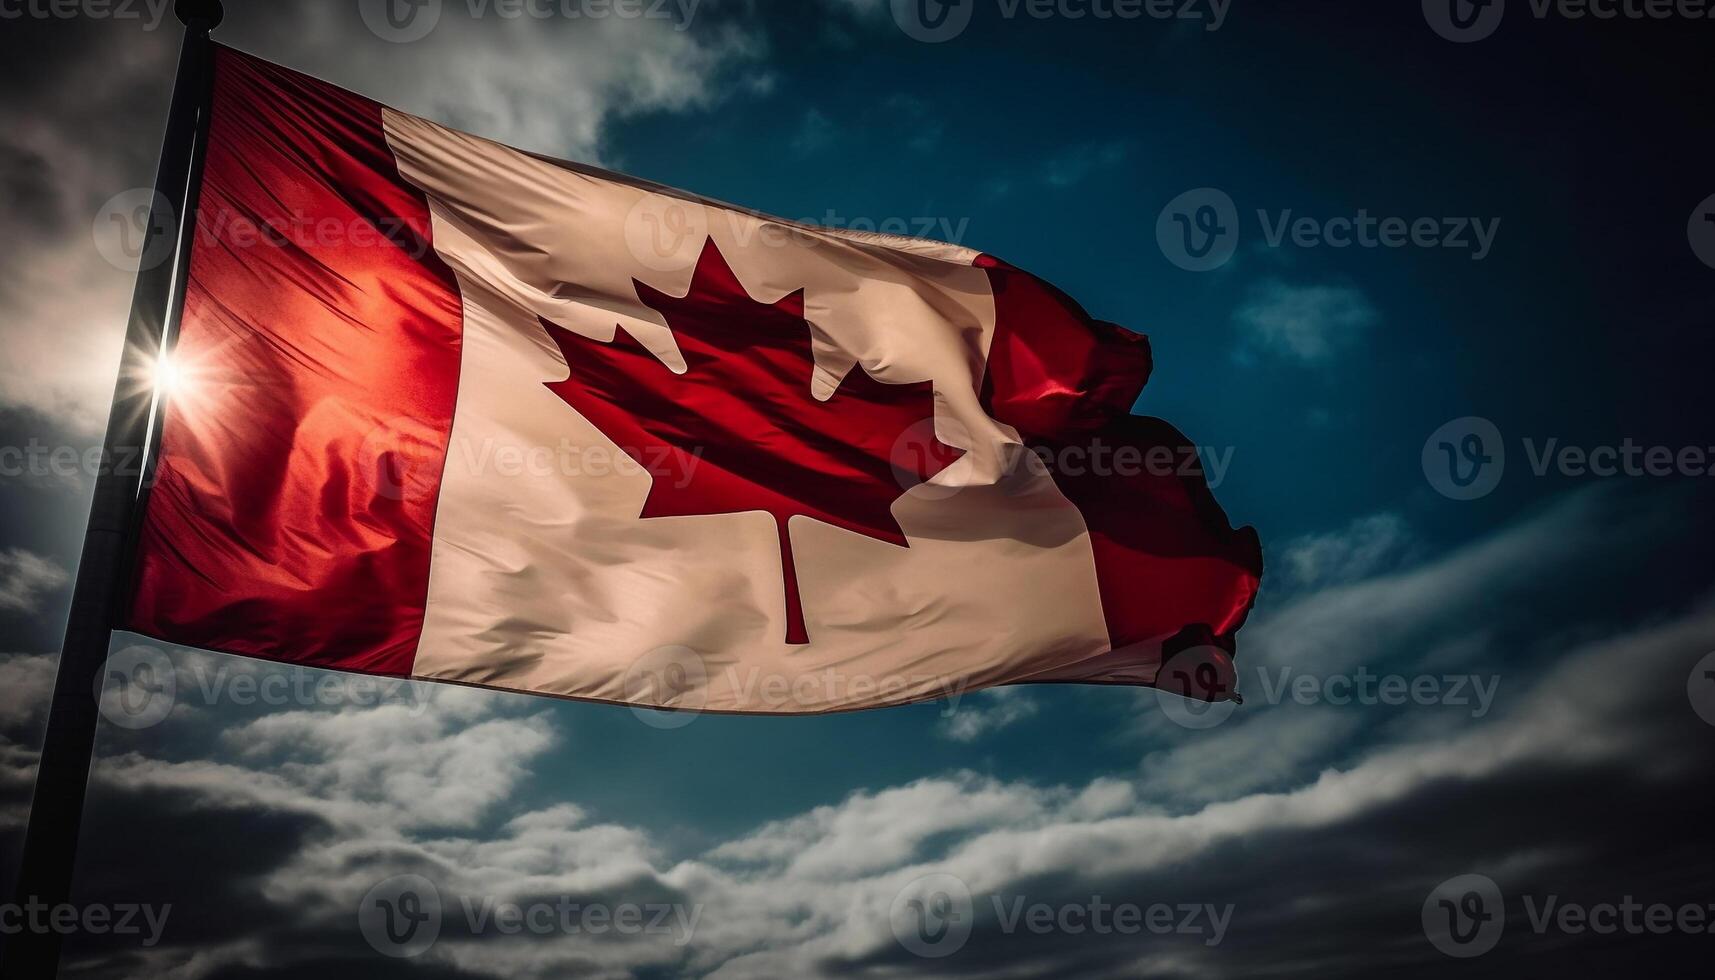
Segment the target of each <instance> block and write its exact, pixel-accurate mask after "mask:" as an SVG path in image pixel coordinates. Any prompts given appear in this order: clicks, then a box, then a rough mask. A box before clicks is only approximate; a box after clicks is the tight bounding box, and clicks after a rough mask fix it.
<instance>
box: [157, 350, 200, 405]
mask: <svg viewBox="0 0 1715 980" xmlns="http://www.w3.org/2000/svg"><path fill="white" fill-rule="evenodd" d="M149 378H150V381H151V383H152V384H153V385H154V388H155V394H156V395H157V396H159V397H161V398H172V397H174V396H176V395H182V394H185V393H186V391H187V390H188V389H189V388H190V375H189V372H187V371H186V370H185V369H184V366H183V365H181V364H179V363H178V362H177V361H175V360H173V358H172V356H171V355H169V354H162V355H161V356H159V357H157V358H155V363H154V364H153V365H151V366H150V368H149Z"/></svg>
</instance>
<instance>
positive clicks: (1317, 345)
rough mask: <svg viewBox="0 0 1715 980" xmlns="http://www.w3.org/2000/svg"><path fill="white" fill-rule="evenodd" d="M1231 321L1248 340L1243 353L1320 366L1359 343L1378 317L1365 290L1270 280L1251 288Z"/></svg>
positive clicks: (1245, 340)
mask: <svg viewBox="0 0 1715 980" xmlns="http://www.w3.org/2000/svg"><path fill="white" fill-rule="evenodd" d="M1233 319H1234V321H1235V322H1237V324H1238V325H1239V328H1240V330H1241V332H1242V336H1243V338H1244V342H1245V348H1244V353H1246V354H1252V353H1262V354H1272V355H1275V356H1279V357H1284V358H1288V359H1290V360H1295V361H1299V362H1301V363H1305V364H1322V363H1326V362H1327V361H1329V360H1331V359H1332V358H1333V357H1334V355H1335V354H1337V353H1338V352H1339V351H1341V350H1343V349H1345V348H1346V347H1349V346H1351V345H1352V344H1354V343H1356V342H1357V340H1358V338H1359V337H1361V336H1362V335H1363V334H1364V332H1365V331H1367V330H1368V329H1369V328H1370V327H1371V326H1373V325H1375V323H1376V321H1377V320H1378V319H1380V315H1379V314H1378V313H1377V312H1376V309H1375V307H1374V306H1372V305H1371V304H1370V301H1369V299H1368V297H1366V296H1365V295H1364V294H1363V292H1362V291H1361V290H1358V289H1355V288H1353V287H1350V286H1294V285H1289V284H1287V283H1285V282H1282V281H1281V280H1279V279H1268V280H1264V281H1263V282H1260V283H1258V284H1257V285H1256V286H1255V287H1253V288H1252V290H1251V294H1250V298H1249V299H1248V300H1247V301H1246V302H1245V304H1244V305H1243V306H1241V307H1239V309H1238V311H1237V312H1235V313H1234V314H1233Z"/></svg>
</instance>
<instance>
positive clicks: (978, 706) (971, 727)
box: [938, 687, 1037, 742]
mask: <svg viewBox="0 0 1715 980" xmlns="http://www.w3.org/2000/svg"><path fill="white" fill-rule="evenodd" d="M1036 711H1037V704H1036V699H1034V698H1032V697H1031V696H1030V695H1029V694H1027V693H1025V692H1024V690H1023V689H1021V688H1016V687H998V688H994V689H993V690H989V691H980V692H978V693H977V694H976V695H974V696H972V697H969V698H966V699H965V700H964V701H963V702H961V703H960V704H959V706H958V708H957V709H956V710H954V711H953V713H952V714H950V715H948V716H947V717H946V718H944V719H942V720H941V723H940V725H939V726H938V730H939V731H940V733H941V735H943V736H944V737H946V738H950V739H952V740H953V741H955V742H975V741H976V740H977V739H980V738H982V737H983V736H985V735H989V734H992V733H994V732H998V731H1000V730H1001V729H1002V728H1005V727H1007V726H1008V725H1012V724H1014V723H1016V722H1020V721H1023V720H1024V719H1026V718H1029V717H1031V716H1032V715H1034V714H1036Z"/></svg>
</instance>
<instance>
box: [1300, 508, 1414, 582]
mask: <svg viewBox="0 0 1715 980" xmlns="http://www.w3.org/2000/svg"><path fill="white" fill-rule="evenodd" d="M1411 546H1412V540H1411V530H1410V528H1408V527H1407V526H1406V523H1405V520H1404V518H1402V517H1400V516H1399V515H1398V514H1373V515H1371V516H1369V517H1360V518H1358V519H1357V520H1355V521H1353V522H1352V523H1351V524H1349V525H1347V526H1346V527H1345V528H1342V529H1341V530H1338V531H1329V532H1326V533H1323V534H1311V535H1306V536H1304V537H1301V538H1298V539H1296V540H1293V541H1288V542H1287V543H1286V544H1284V545H1282V546H1281V547H1280V548H1278V549H1276V550H1275V552H1274V553H1273V554H1272V555H1270V564H1271V566H1272V567H1271V568H1270V569H1269V571H1270V572H1271V573H1272V574H1274V575H1277V576H1279V578H1278V579H1276V580H1275V582H1274V583H1273V584H1274V585H1276V586H1283V587H1285V588H1288V589H1307V588H1316V587H1319V586H1327V585H1338V584H1341V583H1344V582H1350V581H1353V580H1355V579H1360V578H1368V577H1370V576H1373V575H1375V574H1376V573H1377V572H1379V571H1382V570H1383V569H1384V568H1387V567H1389V566H1391V565H1393V564H1394V563H1396V562H1398V561H1399V560H1400V559H1401V558H1403V557H1405V556H1406V554H1407V553H1409V551H1410V549H1411ZM1282 580H1284V581H1282Z"/></svg>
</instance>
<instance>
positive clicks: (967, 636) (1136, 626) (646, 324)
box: [126, 49, 1261, 713]
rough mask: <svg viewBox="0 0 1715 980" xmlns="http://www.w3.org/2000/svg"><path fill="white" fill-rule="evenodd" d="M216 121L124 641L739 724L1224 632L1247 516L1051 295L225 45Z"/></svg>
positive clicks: (977, 260) (1146, 681)
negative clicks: (690, 713)
mask: <svg viewBox="0 0 1715 980" xmlns="http://www.w3.org/2000/svg"><path fill="white" fill-rule="evenodd" d="M211 119H212V121H211V125H210V135H209V142H208V151H207V157H206V162H205V165H204V169H203V173H202V184H201V191H200V206H199V210H198V214H197V220H196V225H195V244H194V247H193V250H192V257H191V262H190V270H189V283H188V287H187V290H186V295H185V310H184V317H183V322H182V327H181V330H180V333H179V336H178V338H177V340H176V348H175V351H174V353H173V363H174V365H175V366H176V373H177V375H178V376H179V377H180V378H181V379H182V383H181V384H180V385H179V386H178V387H177V389H176V390H175V391H174V393H173V398H172V402H171V404H170V405H169V406H168V407H167V409H166V410H165V414H164V419H163V423H162V429H161V433H160V455H159V463H158V470H157V480H156V482H155V484H154V486H153V488H152V490H151V491H150V494H149V497H148V500H147V505H146V511H145V516H144V522H143V527H142V531H141V536H140V545H139V552H138V567H137V572H136V586H135V592H134V598H133V602H132V606H131V614H130V617H129V622H128V623H127V624H126V625H127V628H129V629H131V630H134V631H136V632H140V633H143V634H147V635H150V636H155V637H158V638H161V639H164V640H166V641H169V642H173V643H180V644H185V645H189V646H198V647H204V648H208V649H213V650H219V651H224V652H229V653H234V654H241V655H247V656H255V657H262V658H267V659H271V660H279V661H287V662H293V663H301V664H309V665H314V666H318V667H324V668H332V669H338V670H351V671H362V672H368V673H376V674H386V675H393V676H408V677H414V678H420V679H426V680H436V681H448V682H456V683H464V684H472V685H480V686H484V687H493V688H501V689H508V690H515V691H526V692H532V693H537V694H545V695H553V696H559V697H567V698H577V699H586V700H596V701H608V702H619V703H630V704H643V705H648V706H660V707H677V708H698V709H704V710H710V711H733V712H757V713H813V712H824V711H835V710H847V709H853V708H864V707H876V706H881V705H887V704H900V703H908V702H912V701H919V700H926V699H932V698H937V697H942V696H945V695H947V694H948V693H951V692H956V691H965V690H971V689H975V688H980V687H987V686H993V685H999V684H1013V683H1024V682H1048V681H1079V682H1089V683H1117V684H1136V685H1150V684H1153V683H1155V681H1156V675H1157V673H1158V672H1159V670H1160V667H1161V664H1162V662H1163V659H1164V658H1165V657H1168V656H1171V655H1172V654H1174V653H1175V652H1176V651H1178V650H1180V649H1187V648H1198V649H1208V650H1213V651H1218V652H1221V653H1225V652H1230V651H1232V649H1233V647H1234V643H1233V639H1234V634H1235V632H1236V631H1237V630H1238V628H1239V626H1240V625H1241V624H1242V623H1243V621H1244V618H1245V616H1246V613H1247V612H1248V610H1249V608H1250V606H1251V603H1252V600H1253V599H1254V597H1255V594H1256V590H1257V586H1258V581H1259V577H1260V574H1261V557H1260V553H1259V550H1258V546H1257V540H1256V536H1255V534H1254V533H1253V532H1251V531H1250V530H1249V529H1245V530H1239V531H1235V530H1233V529H1232V528H1231V527H1230V525H1229V524H1228V521H1227V518H1226V516H1225V514H1224V513H1223V512H1222V511H1221V509H1220V508H1219V506H1218V505H1217V504H1216V503H1215V501H1214V499H1213V497H1212V496H1211V494H1210V493H1209V490H1208V488H1207V486H1206V485H1205V481H1204V479H1203V476H1202V474H1201V471H1200V468H1199V467H1197V465H1196V456H1195V452H1194V450H1192V449H1191V448H1190V443H1189V441H1188V440H1186V439H1185V437H1183V436H1182V435H1180V434H1179V433H1178V432H1177V431H1175V430H1174V429H1173V428H1171V427H1170V426H1168V425H1166V424H1165V423H1162V422H1160V421H1158V420H1154V419H1147V418H1140V417H1134V416H1132V415H1131V414H1130V409H1131V406H1132V404H1133V403H1134V402H1135V401H1136V399H1137V398H1138V396H1139V394H1140V393H1141V391H1142V389H1143V386H1144V383H1145V382H1146V380H1147V379H1148V376H1149V373H1150V370H1151V366H1152V365H1151V358H1150V353H1149V347H1148V344H1147V342H1146V341H1145V339H1144V338H1143V337H1142V336H1140V335H1137V334H1133V333H1130V332H1127V331H1125V330H1123V329H1121V328H1119V327H1116V326H1113V325H1110V324H1105V323H1101V322H1097V321H1094V320H1092V319H1090V318H1089V317H1088V316H1087V315H1086V314H1085V313H1084V312H1083V311H1082V310H1081V309H1080V308H1079V307H1078V306H1077V305H1076V304H1075V303H1073V302H1072V301H1071V300H1070V299H1069V298H1067V297H1066V296H1064V295H1063V294H1061V293H1059V292H1058V291H1056V290H1055V289H1053V288H1052V287H1050V286H1048V285H1046V284H1045V283H1043V282H1041V281H1040V280H1037V279H1035V278H1033V277H1032V276H1030V275H1028V274H1026V273H1024V272H1021V271H1019V270H1018V269H1016V268H1013V267H1012V266H1010V265H1007V264H1006V263H1004V262H1001V261H999V260H997V259H995V258H993V257H991V256H988V255H983V254H980V253H977V252H974V251H971V250H969V249H965V248H961V247H957V246H954V245H948V244H942V243H937V242H930V241H922V240H915V239H901V238H894V237H889V236H885V235H874V234H862V233H856V232H850V231H840V230H832V229H825V228H817V227H809V226H804V225H799V224H795V223H791V222H786V221H781V220H778V219H774V218H769V217H767V216H764V215H760V214H755V213H753V212H749V211H746V210H743V209H739V208H735V207H732V206H728V205H723V204H719V203H716V202H713V201H708V200H704V199H702V198H698V197H695V196H693V195H690V194H686V193H683V192H679V191H674V190H670V189H667V188H663V187H658V186H654V185H651V184H647V183H645V182H642V181H638V180H634V179H631V178H627V177H623V176H620V175H617V174H612V173H606V172H603V171H599V170H595V169H592V168H589V167H584V166H580V165H577V164H571V163H565V162H562V161H557V160H550V159H545V158H543V157H539V156H535V155H532V154H528V153H524V152H520V151H518V150H514V149H511V148H508V147H505V146H502V145H499V144H496V143H493V142H490V141H487V140H483V139H479V138H477V137H474V136H470V135H467V134H464V133H459V132H455V131H453V130H450V129H447V128H445V127H442V126H439V125H437V124H435V123H432V122H429V121H427V120H425V119H421V118H417V117H413V116H410V115H407V114H404V113H400V112H396V111H394V110H391V109H388V108H385V107H383V106H381V105H378V104H376V103H374V102H371V101H369V100H366V99H363V98H361V97H359V96H356V95H353V94H351V93H349V92H346V91H343V90H340V89H338V88H335V87H333V86H331V85H328V84H326V83H323V82H320V81H317V80H314V79H311V78H308V77H306V76H303V75H300V74H297V73H294V72H291V71H288V70H285V69H283V68H279V67H277V66H274V65H270V64H267V63H265V62H261V61H258V60H256V59H253V58H250V57H248V56H245V55H242V54H239V53H237V52H234V51H231V50H227V49H220V50H218V52H217V57H216V72H215V85H214V94H213V110H212V117H211Z"/></svg>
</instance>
